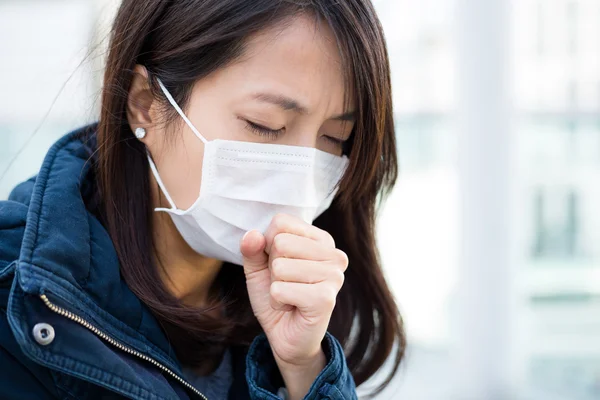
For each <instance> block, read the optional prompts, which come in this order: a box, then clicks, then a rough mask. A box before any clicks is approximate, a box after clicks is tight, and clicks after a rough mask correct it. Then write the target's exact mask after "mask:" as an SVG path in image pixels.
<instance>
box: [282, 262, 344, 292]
mask: <svg viewBox="0 0 600 400" xmlns="http://www.w3.org/2000/svg"><path fill="white" fill-rule="evenodd" d="M271 276H272V280H273V281H285V282H298V283H320V282H324V281H329V282H331V283H333V284H334V285H335V286H337V287H340V288H341V287H342V285H343V283H344V272H343V271H342V269H341V268H340V267H339V266H338V265H335V264H333V263H330V262H328V261H308V260H298V259H293V258H283V257H280V258H276V259H274V260H272V261H271Z"/></svg>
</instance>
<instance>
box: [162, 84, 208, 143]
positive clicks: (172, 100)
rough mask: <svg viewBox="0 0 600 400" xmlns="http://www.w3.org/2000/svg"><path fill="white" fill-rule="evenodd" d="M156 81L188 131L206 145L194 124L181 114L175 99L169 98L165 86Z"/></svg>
mask: <svg viewBox="0 0 600 400" xmlns="http://www.w3.org/2000/svg"><path fill="white" fill-rule="evenodd" d="M156 80H157V81H158V84H159V86H160V88H161V90H162V91H163V93H164V94H165V96H166V97H167V100H169V103H171V105H172V106H173V108H175V110H177V113H178V114H179V115H180V116H181V118H183V120H184V121H185V123H186V124H187V125H188V126H189V127H190V129H191V130H192V132H194V134H195V135H196V136H197V137H198V139H200V140H202V143H204V144H206V143H207V142H208V140H206V139H205V138H204V136H202V135H201V134H200V132H198V129H196V127H195V126H194V124H192V121H190V120H189V119H188V117H186V116H185V114H184V113H183V110H182V109H181V108H180V107H179V105H178V104H177V102H176V101H175V99H174V98H173V96H171V93H169V91H168V90H167V88H166V87H165V85H163V83H162V81H161V80H160V79H159V78H156Z"/></svg>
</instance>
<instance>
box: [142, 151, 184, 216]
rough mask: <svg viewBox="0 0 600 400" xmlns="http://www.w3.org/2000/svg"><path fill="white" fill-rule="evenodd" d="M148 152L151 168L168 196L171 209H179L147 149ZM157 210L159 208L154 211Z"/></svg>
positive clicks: (161, 188) (159, 185)
mask: <svg viewBox="0 0 600 400" xmlns="http://www.w3.org/2000/svg"><path fill="white" fill-rule="evenodd" d="M146 153H147V155H148V162H149V163H150V169H151V170H152V175H154V178H155V179H156V182H157V183H158V187H160V190H162V192H163V194H164V195H165V197H166V198H167V201H168V202H169V205H170V206H171V210H177V206H175V202H174V201H173V199H172V198H171V196H170V195H169V192H167V188H166V187H165V185H164V183H163V181H162V179H160V175H159V174H158V169H156V165H155V164H154V161H152V157H151V156H150V153H149V152H148V151H146ZM156 210H158V208H157V209H155V210H154V211H156ZM163 210H164V209H163Z"/></svg>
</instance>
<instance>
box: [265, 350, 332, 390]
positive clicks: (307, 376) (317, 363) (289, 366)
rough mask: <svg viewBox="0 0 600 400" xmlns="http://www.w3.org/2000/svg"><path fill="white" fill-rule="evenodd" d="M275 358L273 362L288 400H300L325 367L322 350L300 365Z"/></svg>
mask: <svg viewBox="0 0 600 400" xmlns="http://www.w3.org/2000/svg"><path fill="white" fill-rule="evenodd" d="M274 356H275V361H276V363H277V367H278V368H279V372H280V373H281V377H282V378H283V381H284V383H285V387H286V389H287V392H288V399H289V400H301V399H303V398H304V396H306V394H307V393H308V391H309V390H310V387H311V386H312V384H313V382H314V381H315V379H316V378H317V376H318V375H319V374H320V373H321V371H322V370H323V369H324V368H325V365H327V357H326V356H325V353H324V352H323V350H322V348H319V351H318V352H317V353H316V354H315V355H314V356H312V357H310V358H308V359H306V360H303V361H302V362H301V363H289V362H286V361H284V360H282V359H280V358H279V357H277V356H276V355H274Z"/></svg>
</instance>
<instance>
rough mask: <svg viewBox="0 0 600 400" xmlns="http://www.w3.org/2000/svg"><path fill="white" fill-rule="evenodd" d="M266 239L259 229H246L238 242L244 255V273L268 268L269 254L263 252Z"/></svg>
mask: <svg viewBox="0 0 600 400" xmlns="http://www.w3.org/2000/svg"><path fill="white" fill-rule="evenodd" d="M266 244H267V240H266V239H265V237H264V236H263V235H262V233H260V232H259V231H256V230H253V231H248V232H246V234H245V235H244V237H243V238H242V241H241V243H240V251H241V253H242V256H243V257H244V272H245V273H246V275H248V274H250V273H253V272H257V271H260V270H263V269H265V268H268V261H269V256H268V255H267V254H266V253H265V247H266Z"/></svg>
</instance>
